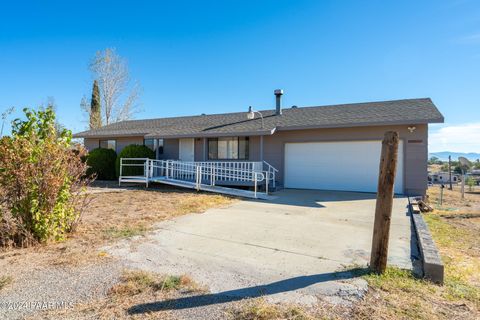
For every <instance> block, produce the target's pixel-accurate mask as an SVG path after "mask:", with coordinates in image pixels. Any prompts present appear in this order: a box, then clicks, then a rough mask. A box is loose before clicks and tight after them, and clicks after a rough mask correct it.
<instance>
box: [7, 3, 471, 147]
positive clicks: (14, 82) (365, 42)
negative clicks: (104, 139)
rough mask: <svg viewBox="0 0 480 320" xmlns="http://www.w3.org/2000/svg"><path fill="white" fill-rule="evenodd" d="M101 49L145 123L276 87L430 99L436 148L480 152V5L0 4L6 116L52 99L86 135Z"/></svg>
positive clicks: (290, 95) (290, 98) (258, 102)
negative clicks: (120, 68) (131, 85)
mask: <svg viewBox="0 0 480 320" xmlns="http://www.w3.org/2000/svg"><path fill="white" fill-rule="evenodd" d="M107 47H114V48H116V50H117V52H118V53H119V54H120V55H122V56H123V57H125V58H126V59H127V60H128V63H129V67H130V72H131V77H132V79H134V80H137V81H138V82H139V83H140V84H141V86H142V88H143V92H142V96H141V104H142V109H143V112H141V113H139V114H137V118H151V117H164V116H178V115H191V114H201V113H220V112H229V111H239V110H246V109H247V108H248V106H249V105H253V106H254V107H256V108H268V107H273V105H274V96H273V90H274V89H276V88H283V89H284V90H285V95H284V104H285V105H286V106H290V105H298V106H312V105H324V104H337V103H351V102H363V101H374V100H390V99H402V98H415V97H431V98H432V100H433V101H434V102H435V104H436V105H437V106H438V108H439V109H440V110H441V112H442V113H443V114H444V115H445V119H446V121H445V122H446V123H445V124H443V125H434V126H431V130H430V138H431V139H430V150H431V151H443V150H451V151H473V152H480V115H479V114H480V112H479V110H480V105H479V104H480V2H479V1H475V0H472V1H468V0H463V1H462V0H445V1H388V4H387V1H346V0H345V1H305V0H296V1H278V0H277V1H268V0H265V1H262V0H257V1H246V0H243V1H168V2H167V1H151V2H146V1H123V2H122V1H76V2H73V1H46V0H43V1H31V2H29V1H4V2H2V4H0V74H1V76H0V81H1V83H0V98H1V99H0V111H1V110H3V109H6V108H7V107H9V106H11V105H14V106H16V107H17V110H18V111H20V110H21V108H22V107H25V106H29V107H35V106H37V105H39V104H41V103H42V102H45V101H46V100H47V98H48V97H50V96H51V97H54V99H55V101H56V103H57V105H58V115H59V119H60V121H61V122H62V123H63V124H65V125H66V126H67V127H68V128H70V129H72V130H73V131H80V130H82V129H84V128H85V127H86V125H87V124H86V122H84V117H83V115H82V112H81V110H80V108H79V103H80V100H81V98H82V96H83V95H90V92H91V82H92V78H91V75H90V73H89V71H88V62H89V60H90V59H91V57H92V56H93V55H94V54H95V52H96V51H97V50H102V49H105V48H107ZM19 114H20V113H19V112H17V113H16V115H17V116H18V115H19Z"/></svg>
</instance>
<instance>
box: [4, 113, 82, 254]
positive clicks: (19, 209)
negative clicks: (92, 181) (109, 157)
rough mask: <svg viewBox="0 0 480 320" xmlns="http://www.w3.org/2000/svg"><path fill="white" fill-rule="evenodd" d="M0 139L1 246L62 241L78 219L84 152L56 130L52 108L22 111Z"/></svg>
mask: <svg viewBox="0 0 480 320" xmlns="http://www.w3.org/2000/svg"><path fill="white" fill-rule="evenodd" d="M24 112H25V116H26V118H27V119H26V120H20V119H16V120H15V121H13V125H12V136H11V137H2V138H1V139H0V246H3V247H8V246H28V245H31V244H35V243H37V242H46V241H48V240H63V239H64V238H65V235H66V233H68V232H70V231H72V230H73V229H74V228H75V226H76V225H77V223H78V221H79V220H80V215H81V212H82V210H83V208H84V206H85V201H84V200H85V197H84V196H83V194H82V193H83V191H84V190H85V186H86V185H87V184H88V182H89V179H88V177H87V176H86V170H87V165H86V164H85V163H84V162H83V161H82V160H81V157H82V156H83V155H84V154H85V150H84V149H83V148H82V147H81V146H74V145H72V143H71V139H72V133H71V132H70V131H68V130H65V129H57V126H56V123H55V113H54V112H53V109H52V108H50V107H49V108H47V109H46V110H45V111H43V110H40V111H34V110H29V109H24Z"/></svg>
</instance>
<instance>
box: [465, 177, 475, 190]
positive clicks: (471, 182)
mask: <svg viewBox="0 0 480 320" xmlns="http://www.w3.org/2000/svg"><path fill="white" fill-rule="evenodd" d="M465 183H466V184H467V186H468V191H470V192H472V191H473V187H474V186H475V180H474V179H473V178H472V177H467V179H466V180H465Z"/></svg>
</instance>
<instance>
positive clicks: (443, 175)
mask: <svg viewBox="0 0 480 320" xmlns="http://www.w3.org/2000/svg"><path fill="white" fill-rule="evenodd" d="M428 180H429V181H431V182H433V183H450V174H449V173H448V172H436V173H432V174H429V175H428ZM460 181H461V177H460V175H459V174H456V173H452V183H459V182H460Z"/></svg>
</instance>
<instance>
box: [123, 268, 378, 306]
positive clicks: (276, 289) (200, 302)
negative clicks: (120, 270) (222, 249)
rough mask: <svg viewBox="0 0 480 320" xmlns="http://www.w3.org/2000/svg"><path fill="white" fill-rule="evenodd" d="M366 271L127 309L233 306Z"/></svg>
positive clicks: (354, 271) (282, 281)
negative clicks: (240, 301) (225, 304)
mask: <svg viewBox="0 0 480 320" xmlns="http://www.w3.org/2000/svg"><path fill="white" fill-rule="evenodd" d="M369 272H370V271H369V269H368V268H355V269H351V270H346V271H341V272H330V273H322V274H316V275H310V276H300V277H295V278H290V279H286V280H281V281H277V282H272V283H270V284H266V285H260V286H254V287H247V288H241V289H236V290H229V291H223V292H219V293H211V294H204V295H198V296H191V297H184V298H178V299H171V300H165V301H157V302H150V303H143V304H139V305H136V306H133V307H131V308H130V309H128V313H129V314H131V315H134V314H143V313H148V312H156V311H162V310H180V309H189V308H197V307H203V306H209V305H214V304H220V303H226V302H233V301H238V300H243V299H245V298H258V297H262V296H266V295H273V294H276V293H282V292H288V291H293V290H298V289H302V288H306V287H308V286H311V285H313V284H316V283H321V282H326V281H332V280H345V279H353V278H356V277H360V276H362V275H365V274H367V273H369Z"/></svg>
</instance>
